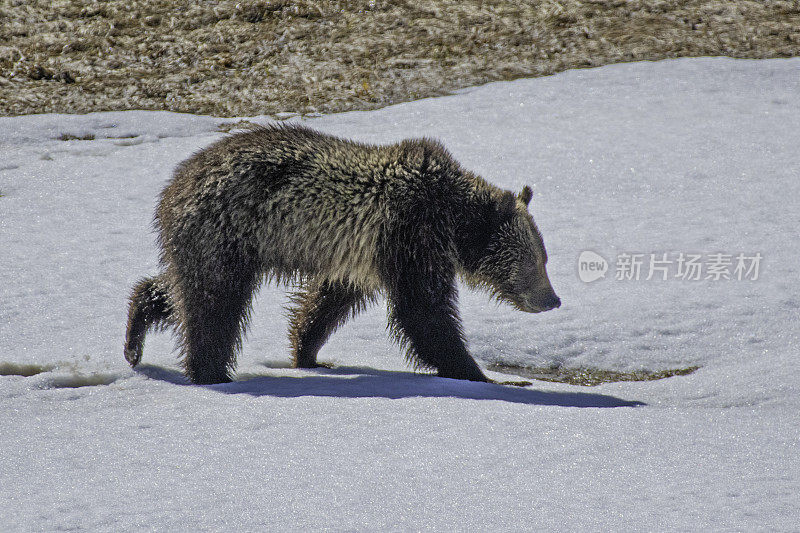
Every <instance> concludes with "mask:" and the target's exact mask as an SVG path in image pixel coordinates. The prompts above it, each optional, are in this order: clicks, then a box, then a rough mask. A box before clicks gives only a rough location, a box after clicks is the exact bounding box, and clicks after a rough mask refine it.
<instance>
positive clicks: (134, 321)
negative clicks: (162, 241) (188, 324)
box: [125, 274, 173, 366]
mask: <svg viewBox="0 0 800 533" xmlns="http://www.w3.org/2000/svg"><path fill="white" fill-rule="evenodd" d="M167 325H173V320H172V299H171V297H170V293H169V285H168V284H167V281H166V279H165V276H164V274H161V275H159V276H154V277H152V278H145V279H143V280H140V281H139V283H137V284H136V285H135V286H134V287H133V290H132V291H131V296H130V303H129V305H128V327H127V331H126V334H125V359H126V360H127V361H128V363H130V365H131V366H136V365H138V364H139V361H141V359H142V349H143V348H144V337H145V335H146V334H147V332H148V331H149V330H151V329H158V328H163V327H165V326H167Z"/></svg>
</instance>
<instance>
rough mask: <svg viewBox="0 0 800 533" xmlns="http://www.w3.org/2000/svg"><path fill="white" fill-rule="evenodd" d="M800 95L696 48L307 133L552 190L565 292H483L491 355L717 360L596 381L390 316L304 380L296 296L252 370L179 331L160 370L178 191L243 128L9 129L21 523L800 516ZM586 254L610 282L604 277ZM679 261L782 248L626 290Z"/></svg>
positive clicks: (510, 524) (467, 316)
mask: <svg viewBox="0 0 800 533" xmlns="http://www.w3.org/2000/svg"><path fill="white" fill-rule="evenodd" d="M799 96H800V60H798V59H790V60H768V61H743V60H730V59H683V60H674V61H665V62H658V63H635V64H625V65H616V66H608V67H603V68H599V69H591V70H580V71H570V72H565V73H562V74H559V75H556V76H552V77H547V78H540V79H533V80H519V81H515V82H508V83H494V84H489V85H486V86H483V87H477V88H473V89H469V90H465V91H461V92H460V93H459V94H456V95H454V96H449V97H444V98H436V99H428V100H422V101H417V102H411V103H405V104H400V105H396V106H392V107H389V108H385V109H381V110H378V111H371V112H354V113H346V114H341V115H332V116H325V117H322V118H318V119H313V120H308V121H306V123H307V124H308V125H310V126H312V127H315V128H318V129H320V130H322V131H326V132H329V133H333V134H337V135H341V136H345V137H348V138H353V139H358V140H362V141H369V142H375V143H384V142H392V141H397V140H400V139H403V138H406V137H419V136H429V137H435V138H438V139H440V140H441V141H442V142H443V143H444V144H445V145H446V146H447V147H448V148H449V149H450V150H451V151H452V153H453V154H454V156H455V157H456V158H457V159H458V160H459V161H460V162H461V163H462V164H463V165H464V166H465V167H466V168H469V169H471V170H474V171H477V172H478V173H480V174H481V175H483V176H484V177H486V178H487V179H489V180H490V181H492V182H494V183H496V184H498V185H500V186H503V187H505V188H510V189H514V190H519V189H520V188H521V187H522V186H523V185H524V184H530V185H532V186H533V187H534V190H535V196H534V200H533V202H532V204H531V211H532V213H533V214H534V217H535V219H536V221H537V223H538V225H539V228H540V230H541V232H542V234H543V235H544V240H545V244H546V245H547V249H548V255H549V258H550V260H549V264H548V269H549V272H550V279H551V280H552V283H553V286H554V287H555V289H556V291H557V292H558V294H559V296H561V299H562V301H563V305H562V307H561V308H560V309H557V310H555V311H551V312H548V313H543V314H538V315H530V314H524V313H520V312H517V311H514V310H512V309H510V308H508V307H506V306H502V305H498V304H496V303H493V302H491V301H489V299H488V297H487V296H486V295H484V294H480V293H473V292H470V291H468V290H462V292H461V311H462V317H463V320H464V326H465V331H466V333H467V336H468V340H469V344H470V349H471V350H472V352H473V353H474V355H475V356H476V358H478V360H479V361H480V363H481V364H482V365H483V366H484V367H485V366H487V365H488V364H490V363H493V362H504V363H508V364H520V365H525V366H539V367H540V366H550V365H562V366H565V367H593V368H599V369H604V370H621V371H633V370H663V369H670V368H682V367H688V366H700V367H701V368H700V369H699V370H698V371H697V372H695V373H694V374H692V375H689V376H684V377H673V378H668V379H664V380H660V381H651V382H635V383H611V384H605V385H601V386H598V387H592V388H589V387H579V386H571V385H564V384H554V383H547V382H539V381H536V382H534V384H533V385H532V386H530V387H527V388H514V387H503V386H499V385H491V384H479V383H467V382H459V381H454V380H446V379H439V378H436V377H431V376H426V375H419V374H414V373H411V372H410V370H409V369H408V368H407V367H406V366H405V364H404V361H403V359H402V356H401V354H400V352H399V349H398V348H397V347H396V346H394V345H392V344H391V343H390V342H389V341H388V340H387V338H386V331H385V308H384V306H383V305H379V306H376V307H375V308H373V309H371V310H370V311H369V312H367V313H365V314H364V315H362V316H361V317H359V318H358V319H357V320H355V321H354V322H351V323H349V324H348V325H347V326H345V327H344V328H343V329H342V330H340V331H339V332H338V333H337V334H336V335H335V336H334V337H333V338H332V339H331V341H330V342H329V343H328V344H327V345H326V346H325V347H324V348H323V350H322V352H321V354H320V359H321V360H322V361H328V362H332V363H334V364H335V365H336V366H335V368H334V369H333V370H320V371H301V370H294V369H290V368H288V359H289V352H288V341H287V339H286V331H285V330H286V320H285V318H284V315H283V311H282V306H284V305H285V304H286V303H287V299H286V296H285V294H286V291H285V289H284V288H280V287H273V286H267V287H264V288H263V289H262V290H261V292H260V293H259V296H258V298H257V300H256V305H255V312H254V318H253V322H252V327H251V329H250V333H249V337H248V341H247V342H246V343H245V346H244V349H243V351H242V353H241V354H240V357H239V374H238V380H237V381H236V382H235V383H232V384H229V385H218V386H189V385H187V384H186V383H185V382H184V380H183V378H182V377H181V374H180V371H179V367H178V363H177V358H176V353H175V352H174V350H173V341H172V338H171V337H170V335H169V334H166V333H164V334H151V335H150V336H149V337H148V340H147V344H146V347H145V353H144V358H143V365H142V367H141V369H140V370H139V371H136V372H135V371H133V370H131V369H130V368H128V366H127V364H126V363H125V361H124V359H123V357H122V342H123V337H124V327H125V315H126V299H127V294H128V291H129V289H130V287H131V285H132V284H133V283H134V282H135V281H136V280H137V279H138V278H140V277H142V276H144V275H149V274H152V273H155V272H156V268H157V250H156V246H155V239H154V235H153V233H152V230H151V226H150V224H151V220H152V214H153V211H154V208H155V203H156V198H157V195H158V193H159V192H160V189H161V188H162V187H163V185H164V184H165V183H166V181H167V179H168V178H169V176H170V173H171V171H172V169H173V168H174V167H175V165H176V164H177V163H178V162H180V161H181V160H183V159H184V158H186V157H187V156H189V155H190V154H191V153H193V152H195V151H197V150H199V149H201V148H203V147H204V146H207V145H208V144H210V143H211V142H212V141H214V140H216V139H219V138H220V137H221V135H223V134H221V133H219V132H218V131H217V129H218V126H219V124H220V123H221V122H223V120H221V119H216V118H213V117H197V116H191V115H180V114H172V113H163V112H116V113H96V114H90V115H85V116H70V115H40V116H25V117H11V118H0V195H2V196H0V279H2V283H0V374H3V375H1V376H0V421H1V422H0V424H1V425H0V428H2V429H1V430H0V529H2V530H3V531H26V530H36V531H38V530H46V531H50V530H91V531H127V530H148V529H158V530H165V531H193V530H229V531H246V530H247V531H264V530H275V531H287V530H315V529H328V530H334V531H340V530H348V531H351V530H364V531H382V530H429V529H431V530H463V531H482V530H496V531H501V530H502V531H510V530H516V531H523V530H563V531H576V530H579V531H583V530H593V531H625V530H694V531H709V530H715V531H730V530H741V531H760V530H763V531H796V530H797V528H798V524H799V523H800V453H798V445H800V379H799V378H800V362H798V361H800V327H798V318H800V316H799V314H800V290H799V289H798V286H799V282H800V279H798V278H799V277H800V243H799V241H798V227H800V149H798V147H800V99H798V97H799ZM255 120H259V121H261V122H264V120H263V119H255ZM63 135H67V136H76V137H86V136H93V137H94V140H67V141H64V140H58V138H59V137H61V136H63ZM584 250H592V251H594V252H597V253H599V254H600V255H601V256H603V257H605V258H606V259H607V260H608V261H609V263H610V266H609V271H608V272H607V273H606V277H605V279H601V280H598V281H595V282H593V283H584V282H582V281H581V280H580V279H579V277H578V256H579V254H580V252H582V251H584ZM680 252H683V253H701V254H712V253H718V252H721V253H724V254H732V255H735V254H738V253H741V252H743V253H746V254H748V255H750V254H755V253H760V254H761V255H762V256H763V259H762V261H761V263H760V272H759V277H758V279H757V280H754V281H753V280H741V281H740V280H735V279H734V280H719V281H713V280H701V281H687V280H680V279H671V280H668V281H662V280H660V279H659V280H656V279H653V280H650V281H646V280H644V279H640V280H639V281H635V280H616V279H615V271H614V270H615V265H614V263H615V260H616V258H617V257H618V255H619V254H621V253H643V254H646V257H645V259H647V258H648V257H649V254H650V253H656V254H658V255H659V256H660V255H661V254H662V253H669V254H677V253H680ZM671 257H674V255H671ZM646 266H647V265H645V267H646ZM644 274H645V272H643V275H642V278H644V277H645V275H644ZM26 365H28V366H26ZM29 365H34V366H33V367H31V366H29ZM37 366H38V367H39V368H40V369H41V370H45V371H44V372H41V373H39V374H37V375H33V376H30V377H24V376H22V375H19V374H28V373H31V371H32V370H35V369H36V368H37ZM491 375H492V376H493V377H496V378H502V377H503V376H502V375H500V374H496V373H492V374H491ZM507 379H514V377H510V378H507Z"/></svg>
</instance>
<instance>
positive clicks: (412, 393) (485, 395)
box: [136, 364, 646, 407]
mask: <svg viewBox="0 0 800 533" xmlns="http://www.w3.org/2000/svg"><path fill="white" fill-rule="evenodd" d="M136 370H137V372H139V373H141V374H143V375H146V376H147V377H149V378H151V379H157V380H160V381H167V382H169V383H173V384H176V385H191V384H190V383H189V382H188V380H187V379H186V378H185V377H184V376H183V374H181V373H180V372H179V371H177V370H172V369H166V368H162V367H158V366H155V365H147V364H142V365H139V366H138V367H137V368H136ZM302 372H303V374H304V375H300V376H297V377H295V376H258V375H243V376H240V377H239V379H240V381H234V382H232V383H221V384H219V385H202V386H203V387H207V388H209V389H212V390H215V391H217V392H220V393H223V394H246V395H249V396H257V397H264V396H273V397H276V398H300V397H303V396H320V397H335V398H388V399H392V400H396V399H400V398H462V399H465V400H499V401H505V402H511V403H520V404H527V405H552V406H558V407H638V406H643V405H646V404H645V403H643V402H638V401H630V400H623V399H622V398H617V397H615V396H609V395H607V394H596V393H590V392H564V391H543V390H537V389H535V388H534V387H535V384H534V385H533V386H529V387H526V388H522V387H514V386H511V385H497V384H493V383H476V382H471V381H462V380H457V379H444V378H439V377H436V376H431V375H425V374H415V373H413V372H397V371H390V370H376V369H374V368H367V367H352V366H351V367H348V366H340V367H335V368H333V369H325V368H321V369H318V370H313V371H309V370H304V371H302ZM309 374H310V375H309ZM196 386H199V385H196Z"/></svg>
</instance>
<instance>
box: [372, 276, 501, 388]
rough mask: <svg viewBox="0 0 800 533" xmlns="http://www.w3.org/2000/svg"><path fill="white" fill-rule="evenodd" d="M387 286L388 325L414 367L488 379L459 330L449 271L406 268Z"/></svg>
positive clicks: (476, 378) (459, 325) (463, 376)
mask: <svg viewBox="0 0 800 533" xmlns="http://www.w3.org/2000/svg"><path fill="white" fill-rule="evenodd" d="M388 285H389V286H388V287H387V288H388V291H387V292H388V296H389V305H390V314H389V325H390V328H391V330H392V332H393V334H394V336H395V338H396V339H397V340H398V341H399V342H400V345H401V346H404V347H405V348H406V349H407V357H408V358H409V359H410V360H411V361H412V362H413V363H415V364H416V366H418V367H422V368H431V369H436V370H437V371H438V375H439V376H441V377H444V378H453V379H466V380H470V381H488V379H487V378H486V376H485V375H484V374H483V372H482V371H481V369H480V367H478V365H477V363H475V360H474V359H473V358H472V356H470V355H469V352H468V351H467V347H466V344H465V342H464V338H463V335H462V333H461V321H460V320H459V317H458V310H457V307H456V305H457V291H456V286H455V276H454V275H453V274H449V275H444V276H443V275H442V274H441V273H439V274H433V273H431V271H430V269H426V271H419V270H416V269H409V270H407V271H406V272H403V273H402V274H401V273H399V272H398V273H396V276H395V277H394V278H393V279H392V280H391V281H390V282H389V283H388Z"/></svg>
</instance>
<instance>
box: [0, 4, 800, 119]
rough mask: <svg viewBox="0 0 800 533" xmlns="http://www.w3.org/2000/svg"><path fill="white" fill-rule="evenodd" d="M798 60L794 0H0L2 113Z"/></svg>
mask: <svg viewBox="0 0 800 533" xmlns="http://www.w3.org/2000/svg"><path fill="white" fill-rule="evenodd" d="M799 54H800V1H731V2H721V1H708V0H653V1H638V0H585V1H553V0H541V1H527V2H511V1H506V0H482V1H481V0H466V1H465V0H424V1H423V0H401V1H399V2H389V1H385V0H375V1H368V0H356V1H349V2H346V1H334V0H317V1H312V0H300V1H286V0H271V1H258V0H256V1H254V0H220V1H211V0H108V1H104V2H98V1H88V0H84V1H76V0H55V1H53V0H4V1H3V2H2V4H0V114H3V115H16V114H25V113H41V112H70V113H77V112H87V111H99V110H117V109H169V110H173V111H188V112H193V113H205V114H214V115H219V116H242V115H255V114H274V113H277V112H282V111H284V112H285V111H294V112H300V113H311V112H315V111H320V112H333V111H343V110H349V109H369V108H375V107H379V106H383V105H386V104H389V103H392V102H399V101H404V100H409V99H414V98H419V97H423V96H430V95H437V94H443V93H447V92H449V91H452V90H454V89H456V88H460V87H464V86H469V85H474V84H479V83H483V82H488V81H493V80H501V79H502V80H505V79H513V78H518V77H524V76H539V75H544V74H550V73H553V72H557V71H560V70H564V69H567V68H573V67H587V66H594V65H602V64H606V63H612V62H620V61H632V60H640V59H661V58H667V57H677V56H700V55H727V56H733V57H750V58H763V57H786V56H794V55H799Z"/></svg>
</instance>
